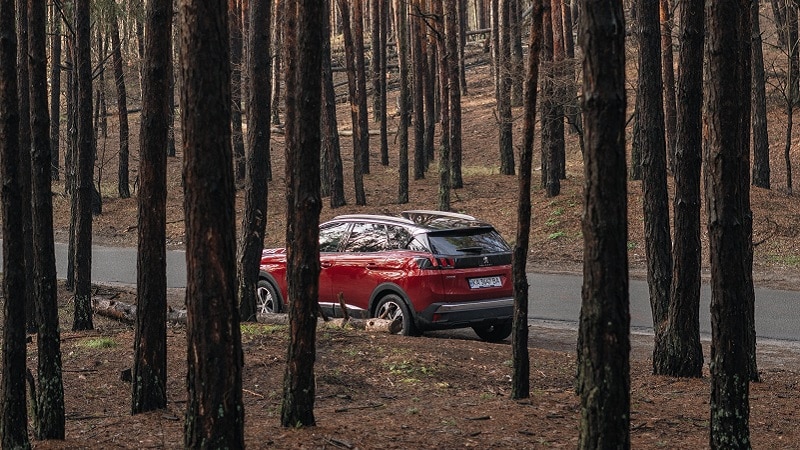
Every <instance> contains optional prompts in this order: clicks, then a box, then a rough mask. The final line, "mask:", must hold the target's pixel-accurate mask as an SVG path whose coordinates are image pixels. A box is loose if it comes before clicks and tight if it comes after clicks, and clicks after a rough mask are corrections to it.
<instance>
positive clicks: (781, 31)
mask: <svg viewBox="0 0 800 450" xmlns="http://www.w3.org/2000/svg"><path fill="white" fill-rule="evenodd" d="M770 3H771V4H772V15H773V17H774V18H775V29H776V30H777V31H778V45H779V46H780V48H782V49H783V50H784V51H786V49H787V47H786V41H787V40H788V39H787V37H786V10H785V9H784V8H786V3H785V2H783V1H781V0H771V1H770Z"/></svg>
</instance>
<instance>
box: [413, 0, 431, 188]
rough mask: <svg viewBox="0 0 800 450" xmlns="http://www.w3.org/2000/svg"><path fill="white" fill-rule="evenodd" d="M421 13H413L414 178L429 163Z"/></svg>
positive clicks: (418, 177)
mask: <svg viewBox="0 0 800 450" xmlns="http://www.w3.org/2000/svg"><path fill="white" fill-rule="evenodd" d="M412 7H413V8H414V9H415V10H416V11H422V2H421V1H420V0H416V1H415V2H414V3H413V6H412ZM419 15H420V14H419V13H417V14H414V15H412V20H411V56H412V61H413V69H412V72H413V80H414V91H413V93H412V95H411V97H412V99H413V101H414V105H413V106H412V110H413V111H414V179H415V180H421V179H423V178H425V169H426V168H427V166H428V164H427V161H426V158H425V147H424V146H425V106H424V105H425V103H424V100H423V94H424V88H425V82H424V79H425V75H424V74H425V54H424V52H423V44H422V40H423V37H424V32H423V24H422V18H421V17H418V16H419Z"/></svg>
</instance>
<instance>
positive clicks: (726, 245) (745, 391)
mask: <svg viewBox="0 0 800 450" xmlns="http://www.w3.org/2000/svg"><path fill="white" fill-rule="evenodd" d="M707 11H708V17H707V19H706V23H707V25H708V30H707V33H706V38H707V41H706V42H707V43H706V48H707V52H706V55H707V58H706V64H707V68H706V70H707V74H708V76H707V77H706V89H705V92H706V93H707V96H706V99H705V105H704V110H705V112H706V114H705V115H704V116H705V119H704V127H703V137H704V165H705V167H706V170H705V171H704V172H705V186H706V191H705V198H706V212H707V214H708V218H709V219H708V237H709V246H710V251H709V255H710V262H711V365H710V367H711V402H710V405H711V424H710V440H709V444H710V447H711V448H712V449H719V448H726V449H737V448H750V431H749V417H750V399H749V397H750V373H749V372H750V367H749V362H750V361H749V355H748V354H749V339H748V329H749V326H748V308H749V305H748V304H749V302H750V299H751V294H752V292H753V286H752V284H751V282H752V273H748V267H747V259H748V250H747V249H748V247H749V246H750V245H752V242H748V239H750V237H749V236H748V233H747V230H746V227H745V226H743V224H745V223H746V222H747V215H748V214H750V210H749V197H748V195H749V193H747V189H742V187H743V186H742V185H743V184H744V183H742V181H741V180H740V179H739V178H740V177H741V175H742V173H747V172H748V170H749V167H748V168H745V167H743V164H744V163H746V162H747V161H748V158H747V157H746V156H745V155H744V154H743V151H744V150H745V149H746V148H747V147H746V145H747V144H746V143H745V142H742V138H743V134H744V133H742V132H739V133H731V130H737V129H739V127H741V126H742V125H743V124H746V123H748V122H749V112H750V108H749V104H750V102H749V100H750V96H749V92H750V83H749V81H750V80H749V72H750V67H749V64H748V63H747V62H746V61H745V60H748V61H749V59H750V54H749V52H748V53H747V54H746V55H745V54H744V53H743V52H742V48H743V47H744V45H743V42H744V41H745V40H749V36H750V22H749V20H747V19H748V18H749V11H750V7H749V2H747V1H745V0H740V1H737V2H723V3H719V4H717V5H716V7H715V8H708V9H707ZM745 68H746V71H747V75H745V73H744V72H745Z"/></svg>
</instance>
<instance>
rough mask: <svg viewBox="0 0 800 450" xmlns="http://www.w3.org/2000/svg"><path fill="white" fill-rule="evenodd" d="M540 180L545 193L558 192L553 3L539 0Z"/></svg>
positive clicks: (559, 182) (559, 190)
mask: <svg viewBox="0 0 800 450" xmlns="http://www.w3.org/2000/svg"><path fill="white" fill-rule="evenodd" d="M542 8H543V10H542V14H543V15H542V56H541V61H542V62H541V64H542V65H543V70H542V72H543V76H544V77H543V78H544V79H543V80H542V99H541V102H542V118H541V127H542V137H541V145H542V158H541V161H542V183H541V186H542V188H544V190H545V195H546V196H548V197H555V196H556V195H558V194H560V193H561V177H559V169H558V166H559V161H560V160H561V158H560V157H559V145H563V142H562V143H561V144H559V139H558V136H559V126H560V129H561V133H560V135H561V140H563V125H561V124H559V120H558V115H559V114H558V106H557V103H558V98H557V97H558V96H557V94H556V73H555V60H554V42H555V40H554V30H553V22H554V20H553V17H552V11H553V3H552V2H551V1H550V0H543V1H542Z"/></svg>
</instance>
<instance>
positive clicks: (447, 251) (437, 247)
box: [428, 227, 511, 256]
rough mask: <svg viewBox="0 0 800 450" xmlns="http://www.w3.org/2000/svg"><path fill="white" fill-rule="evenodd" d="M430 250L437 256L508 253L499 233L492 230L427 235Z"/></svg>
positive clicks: (471, 229)
mask: <svg viewBox="0 0 800 450" xmlns="http://www.w3.org/2000/svg"><path fill="white" fill-rule="evenodd" d="M428 240H429V241H430V244H431V250H432V251H433V253H435V254H437V255H453V256H457V255H480V254H486V253H503V252H510V251H511V248H510V247H509V246H508V244H507V243H506V241H505V240H503V237H502V236H500V233H498V232H497V231H495V229H494V228H487V227H480V228H465V229H464V228H462V229H459V230H448V231H434V232H430V233H428Z"/></svg>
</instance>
